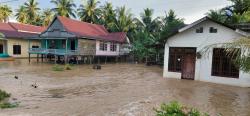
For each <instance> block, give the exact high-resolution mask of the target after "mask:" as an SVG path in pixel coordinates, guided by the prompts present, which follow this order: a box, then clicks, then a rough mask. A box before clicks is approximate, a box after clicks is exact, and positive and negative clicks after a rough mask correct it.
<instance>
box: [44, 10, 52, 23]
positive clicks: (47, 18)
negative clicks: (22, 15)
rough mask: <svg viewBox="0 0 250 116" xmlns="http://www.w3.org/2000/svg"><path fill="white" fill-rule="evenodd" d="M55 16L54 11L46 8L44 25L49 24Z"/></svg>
mask: <svg viewBox="0 0 250 116" xmlns="http://www.w3.org/2000/svg"><path fill="white" fill-rule="evenodd" d="M53 18H54V13H53V12H52V11H51V10H50V9H45V10H44V11H43V13H42V19H43V26H48V25H49V24H50V23H51V21H52V20H53Z"/></svg>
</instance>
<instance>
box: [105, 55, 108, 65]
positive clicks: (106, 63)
mask: <svg viewBox="0 0 250 116" xmlns="http://www.w3.org/2000/svg"><path fill="white" fill-rule="evenodd" d="M107 59H108V56H106V57H105V64H107Z"/></svg>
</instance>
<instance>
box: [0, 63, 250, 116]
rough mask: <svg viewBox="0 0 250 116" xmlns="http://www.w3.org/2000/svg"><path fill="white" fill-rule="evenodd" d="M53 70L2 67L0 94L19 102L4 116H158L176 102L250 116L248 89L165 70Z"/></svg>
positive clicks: (138, 66)
mask: <svg viewBox="0 0 250 116" xmlns="http://www.w3.org/2000/svg"><path fill="white" fill-rule="evenodd" d="M52 66H53V65H52V64H46V63H43V64H42V63H39V64H37V63H36V62H35V61H32V63H31V64H29V63H28V60H16V61H15V62H0V88H1V89H3V90H5V91H7V92H10V93H11V94H12V98H16V99H17V101H19V102H20V106H19V107H17V108H13V109H4V110H1V109H0V116H154V115H155V112H154V111H153V108H157V107H159V106H160V104H161V103H163V102H166V103H168V102H170V101H173V100H177V101H180V102H181V103H183V104H186V105H188V106H193V107H196V108H198V109H199V110H201V111H203V112H208V113H210V114H211V115H213V116H214V115H216V114H219V113H220V114H222V115H223V116H236V115H237V116H250V110H249V109H250V88H240V87H232V86H226V85H218V84H212V83H205V82H199V81H188V80H175V79H164V78H162V68H160V67H158V66H150V67H147V66H144V65H141V64H125V63H124V64H103V65H102V70H93V69H92V65H78V66H74V67H73V70H69V71H63V72H55V71H52ZM15 75H17V76H18V77H19V79H18V80H17V79H15V78H14V76H15ZM34 83H36V84H37V85H38V88H32V87H31V85H32V84H34Z"/></svg>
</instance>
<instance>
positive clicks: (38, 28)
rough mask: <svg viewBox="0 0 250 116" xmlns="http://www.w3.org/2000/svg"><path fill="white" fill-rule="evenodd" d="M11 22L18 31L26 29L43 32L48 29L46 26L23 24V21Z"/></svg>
mask: <svg viewBox="0 0 250 116" xmlns="http://www.w3.org/2000/svg"><path fill="white" fill-rule="evenodd" d="M9 24H10V25H11V26H12V27H13V28H15V29H16V30H18V31H25V32H31V33H41V32H43V31H44V30H45V29H46V27H41V26H34V25H28V24H21V23H12V22H11V23H9Z"/></svg>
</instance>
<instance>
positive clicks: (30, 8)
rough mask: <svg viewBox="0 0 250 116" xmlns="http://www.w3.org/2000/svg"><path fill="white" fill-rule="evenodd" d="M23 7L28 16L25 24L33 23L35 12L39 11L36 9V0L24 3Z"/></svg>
mask: <svg viewBox="0 0 250 116" xmlns="http://www.w3.org/2000/svg"><path fill="white" fill-rule="evenodd" d="M24 7H25V10H26V12H27V16H28V22H27V23H29V24H32V23H34V20H35V19H36V17H37V12H38V11H39V10H40V8H38V2H36V0H29V1H28V2H25V3H24Z"/></svg>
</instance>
